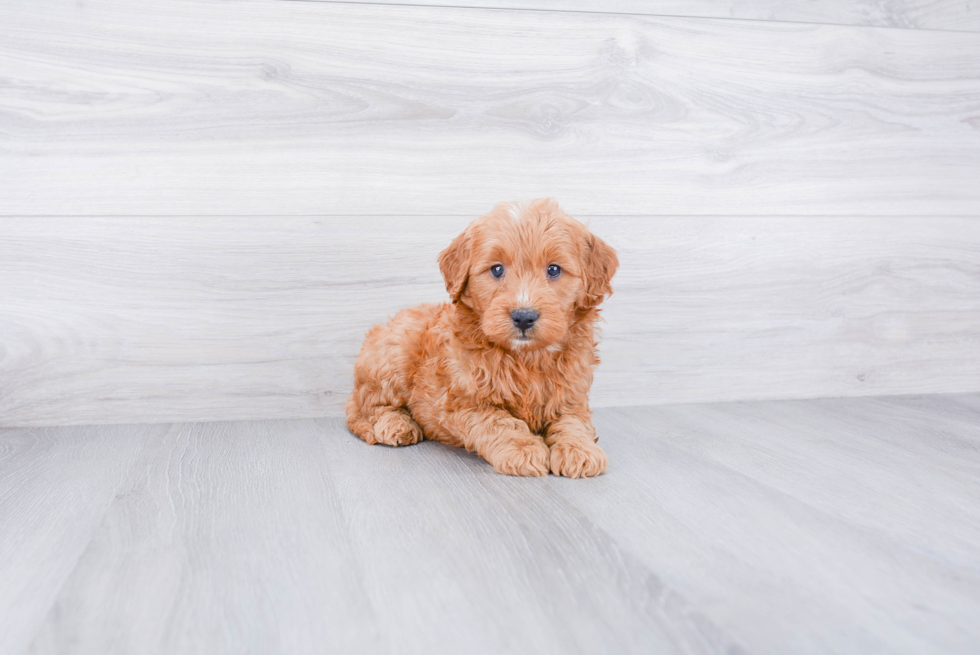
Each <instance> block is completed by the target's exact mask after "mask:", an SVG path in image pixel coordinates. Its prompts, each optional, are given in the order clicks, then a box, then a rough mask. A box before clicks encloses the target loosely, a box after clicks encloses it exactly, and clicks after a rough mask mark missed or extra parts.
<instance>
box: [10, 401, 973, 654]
mask: <svg viewBox="0 0 980 655" xmlns="http://www.w3.org/2000/svg"><path fill="white" fill-rule="evenodd" d="M596 424H597V427H598V430H599V434H600V436H601V442H600V443H601V444H602V445H603V446H604V447H605V448H606V449H607V451H608V453H609V455H610V459H611V468H610V470H609V472H608V473H607V474H606V475H604V476H602V477H600V478H596V479H592V480H567V479H558V478H554V477H550V478H547V479H517V478H510V477H504V476H500V475H496V474H494V473H493V472H492V471H491V469H490V467H489V466H488V465H487V464H485V463H484V462H483V461H481V460H479V459H478V458H476V457H474V456H472V455H469V454H467V453H465V452H463V451H459V450H456V449H452V448H448V447H445V446H443V445H441V444H438V443H431V442H425V443H422V444H420V445H418V446H412V447H408V448H402V449H392V448H386V447H378V446H368V445H366V444H364V443H362V442H360V441H358V440H357V439H356V438H354V437H352V436H351V435H350V434H349V433H347V431H346V430H345V429H344V428H343V426H342V423H341V422H340V420H336V419H304V420H281V421H256V422H227V423H196V424H160V425H133V426H111V427H65V428H25V429H7V430H4V431H0V580H2V584H0V616H2V617H3V623H4V629H3V630H0V652H2V653H11V654H16V653H136V652H139V653H246V652H250V653H251V652H254V653H325V652H342V653H354V652H379V653H380V652H391V653H421V652H429V653H490V652H546V653H552V652H553V653H577V652H582V653H586V652H588V653H596V652H610V653H689V652H694V653H701V652H726V653H789V652H793V653H827V652H836V653H874V652H888V653H969V652H974V653H975V652H977V650H978V649H980V503H978V502H977V499H978V498H980V395H976V394H973V395H950V396H916V397H892V398H862V399H840V400H809V401H767V402H753V403H727V404H724V403H721V404H702V405H675V406H663V407H644V408H625V409H611V408H610V409H604V410H601V411H599V412H597V415H596Z"/></svg>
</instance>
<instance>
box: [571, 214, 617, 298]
mask: <svg viewBox="0 0 980 655" xmlns="http://www.w3.org/2000/svg"><path fill="white" fill-rule="evenodd" d="M583 260H584V261H583V266H582V277H583V278H584V280H583V281H584V282H585V290H584V292H583V298H582V300H581V302H580V303H579V305H580V306H581V307H583V308H586V309H588V308H592V307H595V306H597V305H598V304H599V303H601V302H602V301H603V300H604V299H605V298H606V296H610V295H612V292H613V290H612V285H611V284H610V281H611V280H612V277H613V275H615V274H616V269H617V268H619V258H618V257H616V251H615V250H613V248H612V246H610V245H609V244H607V243H606V242H605V241H603V240H602V239H600V238H599V237H597V236H595V235H594V234H592V233H591V232H588V233H586V235H585V254H584V256H583Z"/></svg>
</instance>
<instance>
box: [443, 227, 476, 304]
mask: <svg viewBox="0 0 980 655" xmlns="http://www.w3.org/2000/svg"><path fill="white" fill-rule="evenodd" d="M470 255H471V248H470V236H469V230H466V231H465V232H463V233H462V234H460V235H459V236H458V237H456V238H455V239H453V242H452V243H450V244H449V247H448V248H446V249H445V250H443V251H442V252H441V253H439V270H440V271H442V277H443V278H444V279H445V280H446V291H448V292H449V298H450V299H451V300H452V301H453V302H454V303H456V302H458V301H459V297H460V295H462V293H463V289H465V288H466V281H467V280H468V279H469V277H470Z"/></svg>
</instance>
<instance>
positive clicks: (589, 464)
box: [551, 440, 609, 478]
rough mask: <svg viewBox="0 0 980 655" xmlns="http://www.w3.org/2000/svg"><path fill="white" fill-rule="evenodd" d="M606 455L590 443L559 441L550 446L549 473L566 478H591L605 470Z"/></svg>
mask: <svg viewBox="0 0 980 655" xmlns="http://www.w3.org/2000/svg"><path fill="white" fill-rule="evenodd" d="M608 464H609V460H608V459H607V458H606V453H605V452H604V451H603V450H602V448H599V446H597V445H595V444H594V443H592V442H591V441H570V440H569V441H566V440H561V441H558V442H556V443H555V444H554V445H552V446H551V472H552V473H554V474H555V475H564V476H565V477H567V478H591V477H593V476H595V475H599V474H601V473H602V472H603V471H605V470H606V466H608Z"/></svg>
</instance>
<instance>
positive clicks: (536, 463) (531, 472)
mask: <svg viewBox="0 0 980 655" xmlns="http://www.w3.org/2000/svg"><path fill="white" fill-rule="evenodd" d="M548 457H549V453H548V447H547V446H546V445H544V441H543V440H542V439H541V437H538V436H535V435H528V436H527V437H523V436H521V437H515V438H513V439H509V440H507V441H506V442H504V443H502V444H501V445H500V446H499V447H498V448H497V449H496V450H494V453H493V457H492V458H491V459H490V463H491V464H493V468H494V469H495V470H496V471H497V473H503V474H505V475H521V476H525V477H537V476H542V475H548Z"/></svg>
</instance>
